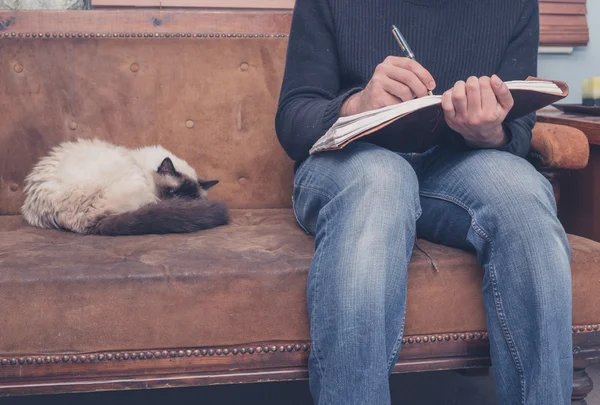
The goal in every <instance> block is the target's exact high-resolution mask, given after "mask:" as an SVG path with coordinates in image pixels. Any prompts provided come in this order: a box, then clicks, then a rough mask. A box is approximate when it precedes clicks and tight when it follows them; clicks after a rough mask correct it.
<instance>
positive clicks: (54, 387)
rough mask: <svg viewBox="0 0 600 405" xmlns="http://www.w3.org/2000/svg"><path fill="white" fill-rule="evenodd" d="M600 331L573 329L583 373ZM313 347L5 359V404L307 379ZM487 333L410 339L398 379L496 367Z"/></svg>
mask: <svg viewBox="0 0 600 405" xmlns="http://www.w3.org/2000/svg"><path fill="white" fill-rule="evenodd" d="M598 327H599V325H586V326H576V327H573V332H574V333H573V348H574V349H573V353H574V361H575V365H576V367H577V368H585V367H587V366H589V365H591V364H596V363H598V362H600V334H599V333H598V332H597V331H598ZM309 353H310V346H309V344H308V342H295V343H291V342H266V343H254V344H250V345H246V346H240V347H218V348H187V349H169V350H165V349H149V350H142V351H124V352H98V353H60V354H57V353H53V354H48V355H21V356H14V357H0V358H1V359H2V360H1V361H0V397H1V396H9V395H28V394H51V393H71V392H91V391H108V390H124V389H142V388H145V389H147V388H166V387H187V386H200V385H215V384H231V383H236V384H239V383H255V382H269V381H289V380H300V379H306V378H307V377H308V372H307V362H308V356H309ZM490 364H491V363H490V358H489V341H488V337H487V334H486V333H485V332H465V333H443V334H437V335H421V336H408V337H405V338H404V339H403V347H402V350H401V352H400V356H399V359H398V362H397V363H396V366H395V367H394V370H393V372H394V373H409V372H420V371H434V370H456V369H467V368H480V367H489V366H490Z"/></svg>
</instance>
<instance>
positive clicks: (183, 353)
mask: <svg viewBox="0 0 600 405" xmlns="http://www.w3.org/2000/svg"><path fill="white" fill-rule="evenodd" d="M598 330H600V325H585V326H573V333H590V332H598ZM488 339H489V337H488V334H487V332H470V333H454V334H443V335H427V336H411V337H405V338H402V344H407V343H408V344H411V345H412V344H421V343H429V342H431V343H435V342H440V343H441V342H444V341H446V342H449V341H451V340H454V341H458V340H465V341H474V340H482V341H484V340H488ZM308 349H309V345H307V344H295V345H287V346H257V347H248V348H245V347H243V348H241V349H238V348H234V349H202V350H200V349H195V350H191V349H188V350H171V351H167V350H163V351H155V352H152V351H147V352H143V351H142V352H132V353H126V352H123V353H101V354H90V355H79V356H77V355H64V356H62V357H61V356H44V357H19V358H11V359H7V358H3V359H2V360H0V364H1V365H3V366H7V365H16V364H21V365H24V364H44V363H45V364H49V363H61V362H62V363H92V362H96V361H104V360H129V359H132V360H136V359H141V360H143V359H153V358H155V359H160V358H173V357H191V356H196V357H198V356H203V357H204V356H227V355H229V354H232V355H234V356H235V355H238V354H255V353H258V354H260V353H276V352H281V353H283V352H293V351H297V352H299V351H308Z"/></svg>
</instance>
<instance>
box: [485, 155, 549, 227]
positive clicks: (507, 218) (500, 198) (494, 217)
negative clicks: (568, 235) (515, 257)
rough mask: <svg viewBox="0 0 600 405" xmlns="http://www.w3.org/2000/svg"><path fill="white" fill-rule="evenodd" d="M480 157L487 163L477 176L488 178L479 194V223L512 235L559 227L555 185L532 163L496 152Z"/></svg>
mask: <svg viewBox="0 0 600 405" xmlns="http://www.w3.org/2000/svg"><path fill="white" fill-rule="evenodd" d="M479 158H480V159H482V160H484V161H485V162H480V163H481V164H479V165H477V166H476V167H475V168H474V171H476V172H477V173H476V174H475V175H477V176H479V177H481V178H484V179H486V181H485V182H483V183H481V184H480V186H479V190H478V191H479V192H478V193H477V195H478V199H479V201H477V204H478V205H480V206H479V207H478V208H477V209H476V210H475V211H476V212H475V216H476V218H475V221H476V222H478V223H479V225H481V226H482V227H484V228H486V230H487V231H489V232H490V233H496V232H501V233H504V232H507V233H509V234H513V235H515V233H521V232H528V231H531V232H533V231H536V230H537V231H540V230H542V229H544V228H550V229H547V230H548V231H552V228H555V227H556V225H557V224H558V219H557V217H556V201H555V197H554V193H553V189H552V185H551V184H550V183H549V181H548V180H547V179H545V178H544V177H543V176H542V174H541V173H539V172H538V171H537V170H536V169H535V168H534V167H533V166H532V165H531V164H530V163H529V162H527V161H526V160H524V159H522V158H520V157H517V156H514V155H511V154H508V153H501V152H497V151H489V152H488V153H485V151H482V153H481V154H480V156H479ZM477 217H479V218H477ZM515 236H516V235H515Z"/></svg>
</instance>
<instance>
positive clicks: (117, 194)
mask: <svg viewBox="0 0 600 405" xmlns="http://www.w3.org/2000/svg"><path fill="white" fill-rule="evenodd" d="M217 183H218V180H203V179H199V178H198V177H197V175H196V172H195V171H194V169H193V168H192V167H191V166H190V165H189V164H188V163H186V162H185V161H184V160H182V159H180V158H178V157H177V156H175V155H173V154H172V153H171V152H169V151H168V150H166V149H164V148H163V147H161V146H148V147H144V148H139V149H127V148H125V147H122V146H117V145H113V144H110V143H108V142H104V141H100V140H97V139H92V140H88V139H78V140H76V141H72V142H64V143H62V144H60V145H58V146H56V147H54V148H53V149H52V150H51V151H50V153H49V154H48V155H47V156H45V157H43V158H42V159H40V161H39V162H38V163H37V164H36V165H35V166H34V168H33V169H32V171H31V173H30V174H29V175H28V176H27V178H26V179H25V188H24V192H25V202H24V204H23V206H22V208H21V212H22V214H23V217H24V219H25V221H26V222H27V223H29V224H30V225H32V226H36V227H40V228H54V229H60V230H65V231H71V232H75V233H79V234H96V235H112V236H117V235H143V234H165V233H187V232H196V231H199V230H203V229H210V228H214V227H217V226H220V225H225V224H227V223H228V222H229V214H228V209H227V207H226V206H225V205H224V204H223V203H221V202H217V201H212V200H208V199H207V191H208V190H209V189H210V188H211V187H213V186H214V185H216V184H217Z"/></svg>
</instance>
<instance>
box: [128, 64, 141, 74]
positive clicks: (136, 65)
mask: <svg viewBox="0 0 600 405" xmlns="http://www.w3.org/2000/svg"><path fill="white" fill-rule="evenodd" d="M129 69H130V70H131V71H132V72H134V73H135V72H137V71H138V70H140V65H138V64H137V63H132V64H131V66H129Z"/></svg>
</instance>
